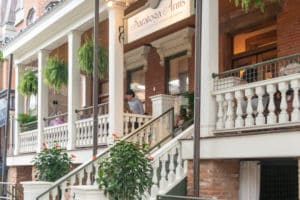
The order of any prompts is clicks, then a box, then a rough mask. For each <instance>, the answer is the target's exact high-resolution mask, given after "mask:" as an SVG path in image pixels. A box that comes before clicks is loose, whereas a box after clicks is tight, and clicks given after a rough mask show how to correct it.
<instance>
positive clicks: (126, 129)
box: [124, 115, 129, 135]
mask: <svg viewBox="0 0 300 200" xmlns="http://www.w3.org/2000/svg"><path fill="white" fill-rule="evenodd" d="M124 122H125V127H124V132H125V135H127V134H128V132H129V129H128V124H129V117H128V116H126V115H125V117H124Z"/></svg>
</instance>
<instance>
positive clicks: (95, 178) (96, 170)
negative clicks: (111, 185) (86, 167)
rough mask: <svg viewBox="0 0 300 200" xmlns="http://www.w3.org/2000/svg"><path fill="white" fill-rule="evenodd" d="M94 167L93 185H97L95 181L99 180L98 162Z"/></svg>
mask: <svg viewBox="0 0 300 200" xmlns="http://www.w3.org/2000/svg"><path fill="white" fill-rule="evenodd" d="M94 167H95V176H94V183H93V185H98V183H97V179H98V178H99V176H98V168H99V162H98V161H96V162H94Z"/></svg>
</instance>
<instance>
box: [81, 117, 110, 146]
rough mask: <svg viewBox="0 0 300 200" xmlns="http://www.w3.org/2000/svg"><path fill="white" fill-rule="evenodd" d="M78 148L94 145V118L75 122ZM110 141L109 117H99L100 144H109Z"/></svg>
mask: <svg viewBox="0 0 300 200" xmlns="http://www.w3.org/2000/svg"><path fill="white" fill-rule="evenodd" d="M75 127H76V147H87V146H92V145H93V118H88V119H83V120H79V121H76V122H75ZM107 140H108V115H100V116H99V117H98V144H107Z"/></svg>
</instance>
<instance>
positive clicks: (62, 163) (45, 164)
mask: <svg viewBox="0 0 300 200" xmlns="http://www.w3.org/2000/svg"><path fill="white" fill-rule="evenodd" d="M32 162H33V166H34V169H35V176H36V178H37V180H39V181H50V182H53V181H56V180H57V179H59V178H61V177H62V176H64V175H66V174H67V173H68V172H69V171H70V169H71V164H72V156H69V155H68V154H67V153H64V152H63V150H62V149H61V148H60V147H59V146H58V145H57V144H56V145H54V147H52V148H47V147H46V146H45V144H44V149H43V150H42V151H41V152H40V153H38V154H37V155H36V156H35V157H34V159H33V161H32Z"/></svg>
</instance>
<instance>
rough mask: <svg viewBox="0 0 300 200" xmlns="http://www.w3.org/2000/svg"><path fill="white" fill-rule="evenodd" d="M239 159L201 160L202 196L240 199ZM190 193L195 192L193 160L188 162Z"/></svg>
mask: <svg viewBox="0 0 300 200" xmlns="http://www.w3.org/2000/svg"><path fill="white" fill-rule="evenodd" d="M239 170H240V164H239V160H204V161H203V160H202V161H200V196H201V197H204V198H212V199H218V200H238V198H239ZM187 191H188V195H192V194H193V161H189V162H188V174H187Z"/></svg>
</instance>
